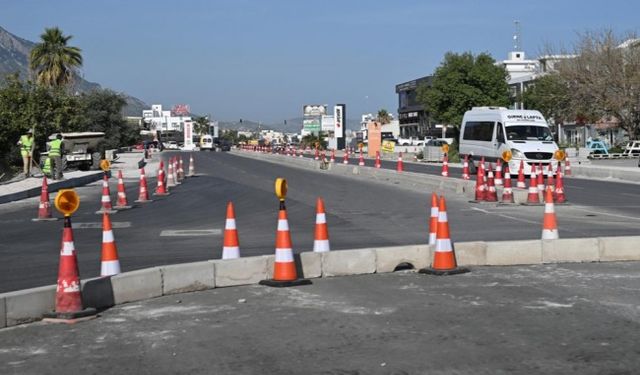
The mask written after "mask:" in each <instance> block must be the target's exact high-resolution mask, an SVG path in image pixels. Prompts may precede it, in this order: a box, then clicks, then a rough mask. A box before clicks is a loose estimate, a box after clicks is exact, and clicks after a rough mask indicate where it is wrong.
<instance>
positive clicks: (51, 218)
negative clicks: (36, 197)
mask: <svg viewBox="0 0 640 375" xmlns="http://www.w3.org/2000/svg"><path fill="white" fill-rule="evenodd" d="M56 220H58V218H57V217H45V218H42V219H40V218H38V217H36V218H33V219H31V221H56Z"/></svg>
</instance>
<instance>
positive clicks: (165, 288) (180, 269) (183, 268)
mask: <svg viewBox="0 0 640 375" xmlns="http://www.w3.org/2000/svg"><path fill="white" fill-rule="evenodd" d="M160 270H161V272H162V294H163V295H167V294H176V293H185V292H195V291H197V290H206V289H212V288H215V287H216V280H215V266H214V264H213V263H211V262H194V263H183V264H174V265H170V266H162V267H160Z"/></svg>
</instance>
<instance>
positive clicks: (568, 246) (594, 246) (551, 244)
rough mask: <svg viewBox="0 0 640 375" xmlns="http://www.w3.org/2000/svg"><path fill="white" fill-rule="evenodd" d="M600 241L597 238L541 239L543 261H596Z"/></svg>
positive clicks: (598, 256) (598, 254)
mask: <svg viewBox="0 0 640 375" xmlns="http://www.w3.org/2000/svg"><path fill="white" fill-rule="evenodd" d="M598 260H600V241H599V240H598V239H597V238H566V239H558V240H543V241H542V262H543V263H569V262H597V261H598Z"/></svg>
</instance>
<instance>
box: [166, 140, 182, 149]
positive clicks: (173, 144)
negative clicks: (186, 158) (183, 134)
mask: <svg viewBox="0 0 640 375" xmlns="http://www.w3.org/2000/svg"><path fill="white" fill-rule="evenodd" d="M164 147H165V148H166V149H169V150H178V149H179V147H178V142H176V141H168V142H164Z"/></svg>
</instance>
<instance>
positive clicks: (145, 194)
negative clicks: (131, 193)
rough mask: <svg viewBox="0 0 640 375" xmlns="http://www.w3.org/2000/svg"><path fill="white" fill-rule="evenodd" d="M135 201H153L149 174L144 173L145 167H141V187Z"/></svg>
mask: <svg viewBox="0 0 640 375" xmlns="http://www.w3.org/2000/svg"><path fill="white" fill-rule="evenodd" d="M135 202H136V203H147V202H151V199H149V188H148V187H147V176H145V174H144V168H140V187H139V192H138V199H137V200H136V201H135Z"/></svg>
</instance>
